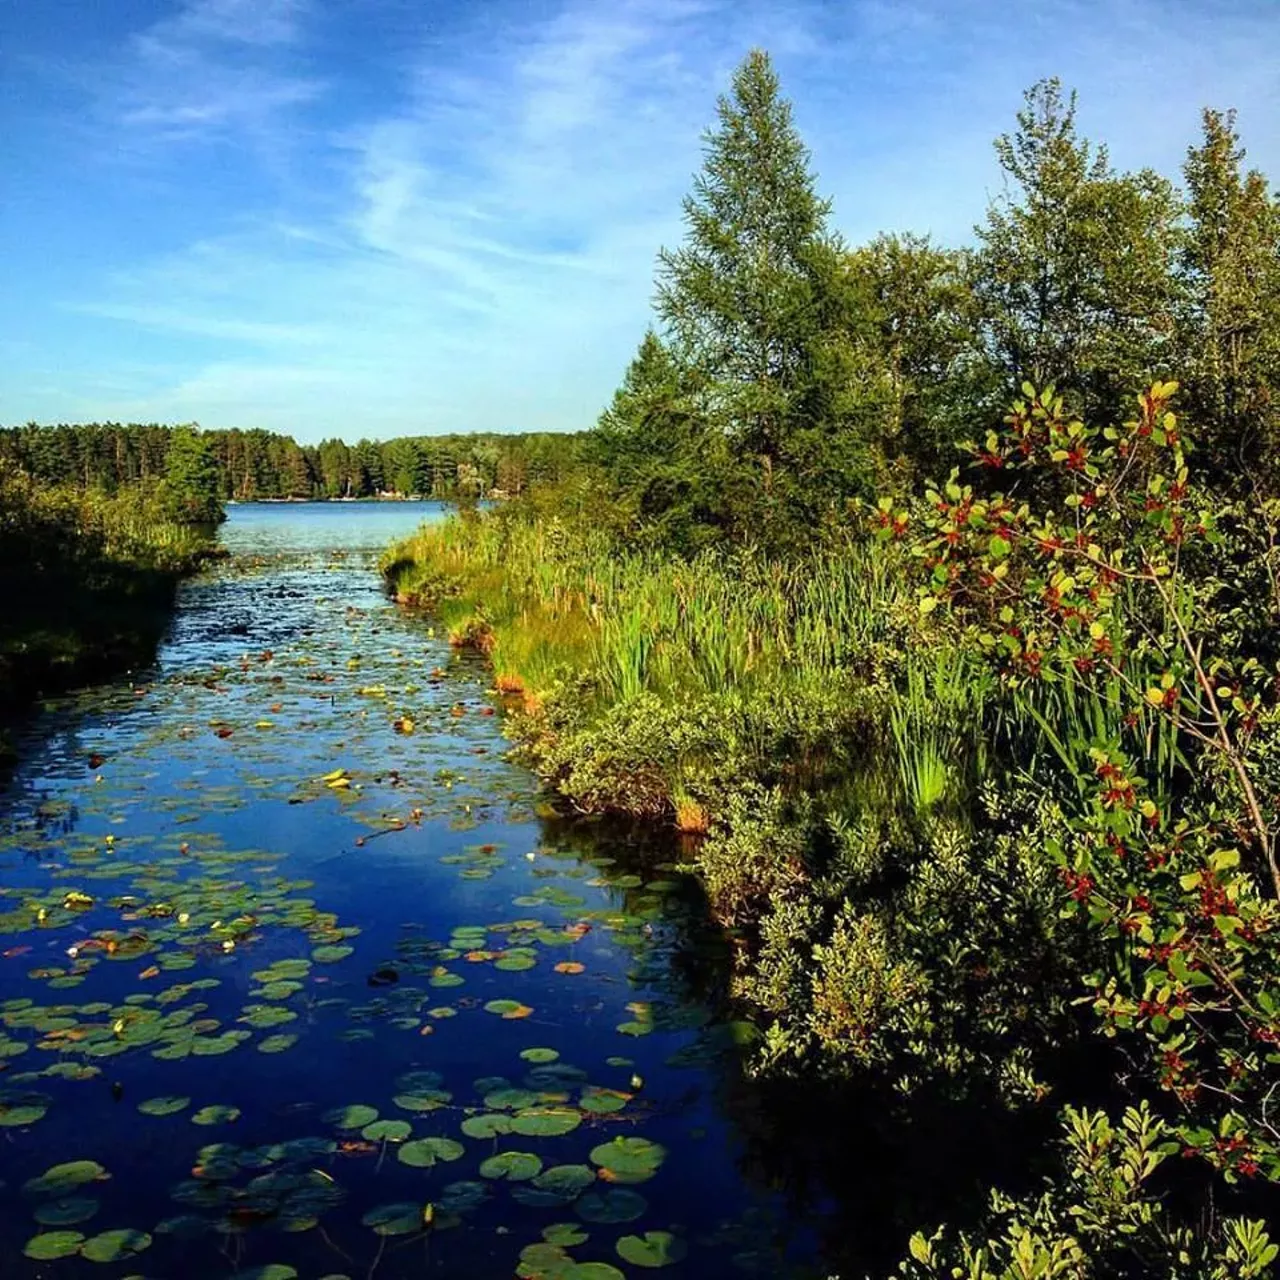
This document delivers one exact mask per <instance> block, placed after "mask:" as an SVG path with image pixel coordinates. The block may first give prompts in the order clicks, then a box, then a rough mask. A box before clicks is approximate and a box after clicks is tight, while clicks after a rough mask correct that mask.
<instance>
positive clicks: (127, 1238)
mask: <svg viewBox="0 0 1280 1280" xmlns="http://www.w3.org/2000/svg"><path fill="white" fill-rule="evenodd" d="M150 1247H151V1237H150V1236H149V1235H148V1234H147V1233H146V1232H145V1231H134V1230H133V1228H132V1227H121V1228H120V1229H119V1230H116V1231H104V1232H102V1234H101V1235H96V1236H94V1237H93V1238H92V1239H90V1240H86V1241H85V1242H84V1244H83V1245H81V1246H80V1253H81V1255H82V1256H83V1257H86V1258H88V1259H89V1261H90V1262H119V1261H120V1259H121V1258H132V1257H133V1256H134V1255H135V1254H138V1253H141V1252H142V1251H143V1250H144V1249H149V1248H150Z"/></svg>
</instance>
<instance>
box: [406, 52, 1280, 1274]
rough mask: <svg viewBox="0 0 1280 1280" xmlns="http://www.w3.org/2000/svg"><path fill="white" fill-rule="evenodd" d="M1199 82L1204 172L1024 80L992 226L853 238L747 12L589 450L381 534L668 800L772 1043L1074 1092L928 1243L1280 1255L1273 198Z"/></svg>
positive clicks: (572, 772) (1277, 362)
mask: <svg viewBox="0 0 1280 1280" xmlns="http://www.w3.org/2000/svg"><path fill="white" fill-rule="evenodd" d="M1203 123H1204V137H1203V140H1202V143H1201V145H1199V146H1197V147H1194V148H1192V149H1191V150H1190V151H1189V153H1188V158H1187V163H1186V166H1185V171H1184V179H1185V185H1184V187H1183V188H1181V189H1180V188H1179V187H1178V186H1177V185H1175V184H1174V183H1173V182H1171V181H1170V180H1168V179H1167V178H1164V177H1162V176H1160V175H1158V174H1155V173H1153V172H1150V171H1142V172H1138V173H1122V172H1117V171H1116V170H1115V168H1114V167H1113V165H1112V164H1111V161H1110V159H1109V157H1108V155H1107V153H1106V150H1105V148H1101V147H1095V146H1093V145H1092V144H1090V143H1089V142H1088V141H1086V140H1084V139H1082V138H1081V137H1079V135H1078V133H1077V130H1076V123H1075V102H1074V98H1073V97H1071V96H1070V95H1067V94H1065V93H1064V91H1063V90H1062V88H1061V87H1060V86H1059V85H1058V84H1057V83H1056V82H1054V81H1049V82H1045V83H1042V84H1040V85H1037V86H1035V87H1034V88H1032V89H1031V90H1030V91H1029V92H1028V94H1027V97H1026V102H1025V105H1024V108H1023V110H1022V111H1021V112H1020V113H1019V115H1018V118H1017V125H1016V128H1015V130H1014V132H1013V133H1011V134H1010V135H1008V136H1006V137H1002V138H1001V139H999V140H998V141H997V144H996V150H997V156H998V159H999V161H1000V164H1001V167H1002V168H1003V170H1004V172H1005V175H1006V178H1007V182H1006V185H1005V188H1004V190H1003V191H1002V192H1001V194H1000V195H999V196H998V197H997V198H996V199H995V200H993V202H992V204H991V207H990V209H989V211H988V215H987V217H986V219H985V221H984V222H983V224H982V225H981V226H980V227H978V228H977V238H976V243H975V245H974V246H973V247H972V248H969V249H965V250H954V251H953V250H948V249H945V248H943V247H939V246H937V245H934V244H932V243H931V242H929V241H927V240H922V239H920V238H916V237H911V236H882V237H879V238H877V239H876V240H874V241H873V242H872V243H870V244H869V245H866V246H863V247H860V248H849V247H848V246H846V245H845V244H844V243H843V242H842V241H841V240H840V238H839V237H838V236H837V235H836V234H835V233H834V232H833V231H832V230H831V229H830V228H829V226H828V216H829V210H828V208H827V206H826V205H825V203H824V202H823V201H821V199H820V198H819V197H818V196H817V194H816V182H815V180H814V179H813V177H812V175H811V173H810V171H809V168H808V158H807V154H806V152H805V150H804V148H803V145H802V143H801V141H800V139H799V136H798V134H797V133H796V131H795V128H794V125H793V123H792V119H791V115H790V110H789V108H788V106H787V105H786V104H785V103H784V102H783V101H782V100H781V99H780V97H779V95H778V86H777V81H776V78H775V77H774V74H773V71H772V69H771V67H770V65H769V62H768V59H767V58H766V57H765V56H764V55H762V54H753V55H752V56H751V57H750V58H749V59H748V60H747V62H746V63H745V64H744V65H743V67H742V68H741V69H740V70H739V72H738V74H737V75H736V77H735V79H734V83H733V86H732V91H731V93H730V94H729V95H728V96H727V97H726V98H725V99H723V100H722V101H721V103H720V109H719V118H718V123H717V126H716V128H715V129H713V130H712V131H711V132H710V133H709V134H708V135H707V142H706V164H705V167H704V169H703V172H702V173H701V174H700V175H699V177H698V178H697V180H696V182H695V186H694V190H693V193H692V195H691V196H690V198H689V200H688V201H687V202H686V206H685V215H686V223H687V228H688V236H687V240H686V242H685V243H684V245H682V246H681V247H680V248H678V249H676V250H673V251H668V252H664V253H663V254H662V256H661V258H660V260H659V268H658V298H657V316H656V325H655V328H654V329H653V330H651V331H650V332H649V333H647V334H646V335H645V337H644V339H643V342H642V344H641V347H640V350H639V352H638V354H637V356H636V359H635V361H634V362H633V363H632V365H631V367H630V369H629V370H628V371H627V373H626V377H625V379H624V382H623V385H622V387H621V388H620V390H619V391H618V393H617V395H616V396H615V398H614V401H613V403H612V404H611V405H610V406H609V408H608V409H607V410H606V412H605V413H604V415H603V416H602V418H601V420H600V423H599V426H598V428H597V430H596V431H595V432H594V433H593V434H592V436H591V438H590V439H589V441H588V445H587V449H586V456H585V464H586V465H585V466H584V468H583V469H582V470H581V471H580V472H578V473H577V474H576V475H575V476H573V477H572V480H571V483H569V484H566V485H564V486H561V488H560V489H559V490H558V491H545V490H544V491H541V492H537V493H531V494H530V495H529V498H528V500H527V501H525V502H524V503H521V504H516V505H514V506H511V507H508V508H505V509H504V510H502V511H500V512H497V513H493V514H490V515H487V516H484V517H475V516H471V517H468V518H465V519H461V520H458V521H456V522H454V523H452V524H449V525H446V526H444V527H442V528H436V529H425V530H423V531H422V532H421V533H420V534H419V535H417V537H415V538H414V539H412V540H410V541H409V542H407V543H405V544H403V545H402V546H400V547H398V548H396V549H394V550H393V551H392V552H390V553H389V554H388V557H387V560H386V562H385V566H384V567H385V570H386V573H387V576H388V578H389V580H390V582H391V583H392V584H393V586H394V588H395V589H396V590H397V591H398V593H399V594H400V596H401V598H402V599H404V600H406V601H411V602H417V603H422V604H426V605H428V606H429V607H431V608H432V609H433V610H434V611H435V612H436V613H437V614H438V616H439V617H440V618H441V619H442V620H443V621H444V622H445V623H446V624H447V625H448V626H449V627H450V629H451V634H452V635H453V637H454V639H455V641H456V642H457V643H458V644H460V645H461V644H468V645H474V646H475V647H477V648H479V649H481V650H482V651H483V652H485V653H487V654H488V655H489V657H490V659H491V661H492V662H493V665H494V670H495V683H496V686H497V688H498V689H499V690H500V691H501V692H503V693H504V694H505V695H506V697H507V702H508V708H509V712H510V715H509V718H508V725H509V729H510V732H511V733H512V735H513V736H514V737H515V738H516V740H517V741H518V743H519V744H520V749H521V750H522V751H523V752H524V753H525V754H526V756H527V758H529V759H530V760H531V761H532V762H533V763H534V764H535V765H536V766H537V767H538V768H539V769H540V770H542V772H543V773H544V774H545V775H546V776H547V777H548V779H550V780H551V781H552V782H553V783H554V784H555V786H556V787H557V788H558V789H559V791H560V792H561V794H562V795H563V796H564V797H565V798H566V800H567V801H568V802H570V803H571V804H573V805H574V806H576V807H577V808H579V809H582V810H585V811H589V812H600V811H621V812H625V813H630V814H635V815H643V816H649V817H665V818H667V819H669V820H671V821H673V822H674V823H675V824H676V826H677V827H678V828H679V829H680V830H681V831H682V832H683V833H685V840H686V845H685V847H686V851H687V856H688V860H689V862H690V864H691V865H692V866H693V867H695V868H696V869H697V870H698V871H699V872H700V874H701V875H702V877H703V879H704V882H705V885H706V888H707V892H708V896H709V898H710V901H711V905H712V908H713V910H714V912H715V913H716V915H717V917H718V918H719V919H720V920H721V921H722V922H723V924H724V926H725V928H726V930H727V931H728V933H729V935H730V937H731V939H732V940H733V942H734V946H735V953H736V956H737V964H736V975H735V983H734V997H735V998H736V999H737V1000H739V1001H741V1002H742V1003H743V1004H744V1005H746V1006H748V1007H749V1008H751V1009H752V1010H753V1013H754V1016H755V1018H756V1019H757V1020H758V1022H759V1024H760V1026H761V1028H762V1031H763V1035H762V1037H761V1040H760V1043H759V1045H758V1047H757V1050H756V1056H755V1066H756V1068H757V1069H758V1070H760V1071H762V1072H772V1073H775V1074H788V1073H796V1074H809V1075H811V1074H813V1073H815V1072H816V1073H820V1074H822V1075H824V1076H826V1077H828V1078H836V1079H841V1080H848V1081H857V1082H858V1083H859V1086H860V1087H864V1088H873V1089H876V1090H879V1091H880V1093H881V1095H882V1097H883V1100H884V1105H885V1106H886V1108H899V1109H901V1110H902V1111H903V1112H904V1113H905V1114H910V1112H911V1111H912V1109H913V1108H916V1107H919V1106H921V1105H923V1100H924V1099H926V1098H929V1099H939V1098H943V1099H949V1100H952V1101H953V1102H955V1101H959V1102H963V1103H965V1104H968V1105H972V1106H974V1107H975V1108H984V1109H986V1110H988V1111H990V1110H991V1109H994V1108H1001V1109H1004V1110H1005V1111H1007V1112H1010V1113H1022V1114H1025V1115H1027V1116H1028V1117H1034V1116H1041V1115H1045V1114H1049V1113H1051V1109H1052V1112H1056V1113H1057V1114H1058V1116H1059V1118H1060V1121H1061V1125H1062V1133H1063V1142H1062V1149H1061V1156H1060V1159H1058V1161H1057V1162H1056V1164H1055V1165H1054V1166H1053V1167H1052V1168H1050V1169H1049V1171H1048V1172H1049V1178H1048V1183H1047V1185H1046V1187H1045V1189H1044V1191H1043V1193H1042V1194H1040V1195H1038V1196H1026V1195H1025V1194H1023V1193H1024V1192H1025V1189H1026V1186H1027V1173H1028V1171H1027V1170H1026V1169H1010V1170H1008V1174H1009V1177H1010V1180H1011V1186H1012V1185H1013V1184H1017V1185H1016V1188H1014V1191H1016V1194H1015V1193H1014V1191H1011V1190H1010V1188H1009V1187H1005V1186H997V1187H994V1188H993V1189H992V1192H991V1197H990V1201H989V1205H988V1212H987V1213H986V1215H985V1216H981V1215H979V1216H974V1215H970V1218H969V1220H967V1221H966V1222H964V1223H962V1224H961V1226H962V1228H963V1229H962V1230H961V1231H960V1232H958V1233H957V1232H956V1231H951V1230H947V1229H938V1230H937V1231H932V1228H930V1232H932V1233H930V1232H922V1233H919V1234H916V1235H914V1236H912V1237H911V1238H910V1243H909V1250H908V1249H907V1245H908V1240H907V1236H908V1235H909V1234H910V1232H909V1231H908V1232H907V1233H904V1235H903V1236H902V1238H901V1239H899V1240H897V1241H894V1242H892V1244H891V1246H890V1247H891V1248H894V1249H896V1251H897V1252H898V1253H901V1252H904V1251H906V1252H909V1257H907V1258H906V1259H905V1260H904V1261H903V1262H902V1264H901V1273H902V1274H905V1275H910V1276H912V1277H926V1276H938V1277H941V1276H956V1277H968V1278H971V1280H986V1278H987V1277H992V1278H995V1277H1000V1278H1001V1280H1004V1278H1005V1277H1009V1278H1011V1280H1012V1278H1013V1277H1020V1278H1028V1277H1050V1276H1054V1277H1072V1278H1083V1277H1112V1276H1132V1277H1139V1276H1149V1275H1169V1276H1174V1275H1177V1276H1222V1277H1226V1276H1235V1275H1240V1276H1261V1275H1265V1274H1269V1273H1270V1269H1271V1267H1272V1264H1273V1262H1274V1260H1275V1258H1276V1256H1277V1247H1276V1245H1274V1244H1272V1242H1271V1240H1270V1238H1269V1234H1268V1224H1267V1222H1266V1214H1267V1211H1268V1200H1267V1197H1266V1190H1267V1189H1268V1188H1270V1189H1273V1188H1274V1184H1275V1183H1276V1182H1280V1149H1278V1148H1277V1142H1278V1141H1280V1134H1277V1131H1276V1129H1275V1128H1274V1120H1273V1117H1272V1115H1271V1104H1272V1098H1273V1094H1274V1091H1275V1088H1276V1085H1277V1083H1280V1075H1278V1074H1277V1069H1278V1068H1280V1051H1278V1050H1280V968H1278V967H1277V961H1276V951H1275V942H1274V939H1275V937H1276V936H1277V931H1276V924H1277V912H1278V911H1280V905H1278V903H1280V854H1278V852H1277V848H1278V841H1280V835H1278V828H1280V819H1278V818H1277V814H1280V772H1278V771H1277V768H1276V763H1275V762H1276V759H1277V752H1276V747H1275V742H1274V739H1275V735H1276V725H1277V724H1280V652H1278V651H1277V645H1276V642H1275V640H1274V639H1273V637H1274V636H1275V635H1276V634H1277V624H1280V590H1278V589H1277V585H1276V584H1277V583H1278V582H1280V565H1278V564H1277V561H1276V555H1277V521H1278V520H1280V505H1277V502H1276V498H1275V490H1276V487H1277V472H1276V470H1275V467H1274V462H1273V459H1274V450H1275V444H1276V440H1277V428H1278V427H1280V395H1278V394H1277V392H1278V390H1280V358H1278V353H1280V346H1278V343H1280V205H1277V202H1276V200H1275V198H1274V197H1273V196H1272V195H1271V194H1270V193H1269V190H1268V188H1267V185H1266V183H1265V180H1264V179H1263V178H1262V177H1261V176H1260V175H1257V174H1255V173H1247V172H1245V171H1244V170H1243V169H1242V152H1241V150H1240V147H1239V143H1238V139H1237V137H1236V133H1235V127H1234V120H1233V118H1232V117H1231V116H1230V115H1229V114H1221V113H1217V112H1212V111H1210V112H1206V113H1205V115H1204V122H1203ZM1184 415H1185V421H1184ZM953 467H956V468H957V469H956V470H954V471H953ZM584 512H587V513H589V514H590V519H589V520H584V519H583V513H584ZM1175 1156H1176V1157H1177V1158H1173V1157H1175ZM913 1225H915V1226H919V1225H921V1224H913ZM863 1256H865V1255H863Z"/></svg>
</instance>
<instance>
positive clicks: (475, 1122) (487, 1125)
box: [462, 1111, 511, 1138]
mask: <svg viewBox="0 0 1280 1280" xmlns="http://www.w3.org/2000/svg"><path fill="white" fill-rule="evenodd" d="M462 1132H463V1133H465V1134H466V1135H467V1137H468V1138H497V1137H500V1136H501V1135H502V1134H504V1133H510V1132H511V1117H510V1116H509V1115H504V1114H503V1113H502V1112H496V1113H495V1112H488V1111H486V1112H483V1113H481V1114H480V1115H478V1116H468V1117H467V1118H466V1119H465V1120H464V1121H463V1122H462Z"/></svg>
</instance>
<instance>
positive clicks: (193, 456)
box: [164, 427, 222, 524]
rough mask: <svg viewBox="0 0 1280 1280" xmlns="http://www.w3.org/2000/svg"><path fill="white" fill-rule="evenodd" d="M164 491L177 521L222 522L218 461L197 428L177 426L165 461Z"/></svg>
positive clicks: (193, 522) (196, 522) (188, 522)
mask: <svg viewBox="0 0 1280 1280" xmlns="http://www.w3.org/2000/svg"><path fill="white" fill-rule="evenodd" d="M164 491H165V496H166V498H167V500H168V504H169V507H170V510H171V511H172V513H173V515H174V518H175V519H177V520H181V521H183V522H185V523H187V524H214V523H216V522H217V521H219V520H221V519H222V502H221V499H220V496H219V484H218V462H217V459H216V458H215V457H214V456H213V450H212V448H211V447H210V443H209V441H208V440H207V439H206V438H205V437H204V436H203V435H202V434H201V433H200V432H199V431H198V430H197V429H196V428H194V427H175V428H174V430H173V435H172V436H171V437H170V440H169V454H168V457H167V458H166V460H165V479H164Z"/></svg>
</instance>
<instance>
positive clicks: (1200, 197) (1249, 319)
mask: <svg viewBox="0 0 1280 1280" xmlns="http://www.w3.org/2000/svg"><path fill="white" fill-rule="evenodd" d="M1203 128H1204V139H1203V142H1202V143H1201V145H1200V146H1199V147H1198V148H1195V147H1193V148H1190V149H1189V150H1188V152H1187V161H1186V165H1185V167H1184V169H1183V173H1184V174H1185V177H1186V182H1187V212H1188V216H1189V220H1190V229H1189V234H1188V236H1187V242H1186V247H1185V250H1184V252H1183V255H1182V261H1181V270H1182V276H1183V280H1184V282H1185V285H1186V303H1187V305H1186V309H1185V311H1184V314H1183V316H1182V317H1181V325H1180V335H1179V336H1180V347H1181V351H1182V357H1181V361H1180V370H1179V371H1180V373H1181V374H1182V376H1183V377H1184V379H1185V381H1186V383H1187V402H1186V403H1187V406H1188V412H1189V414H1190V416H1191V420H1192V421H1193V423H1194V426H1195V430H1196V436H1197V440H1198V441H1199V442H1200V444H1201V449H1200V453H1201V464H1202V466H1205V467H1206V468H1207V469H1208V470H1210V471H1211V472H1213V473H1215V474H1216V475H1217V476H1218V478H1220V479H1225V480H1227V481H1229V482H1232V483H1241V482H1243V483H1244V484H1251V483H1252V482H1253V481H1254V480H1257V479H1258V478H1260V477H1261V476H1269V475H1270V473H1271V472H1272V471H1273V470H1274V469H1275V465H1276V463H1277V461H1278V457H1277V455H1278V454H1280V204H1278V203H1277V201H1276V200H1275V199H1274V198H1273V197H1272V195H1271V193H1270V192H1269V190H1268V188H1267V183H1266V179H1265V178H1264V177H1263V176H1262V174H1260V173H1258V172H1257V171H1256V170H1250V171H1249V172H1248V173H1245V172H1243V171H1242V162H1243V160H1244V156H1245V153H1244V150H1243V149H1242V148H1241V146H1240V138H1239V134H1238V133H1237V132H1236V127H1235V114H1234V113H1233V112H1227V113H1225V114H1224V113H1223V112H1219V111H1205V113H1204V116H1203ZM1269 487H1270V488H1272V489H1274V488H1275V487H1276V486H1275V483H1274V481H1272V482H1271V483H1270V484H1269Z"/></svg>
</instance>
